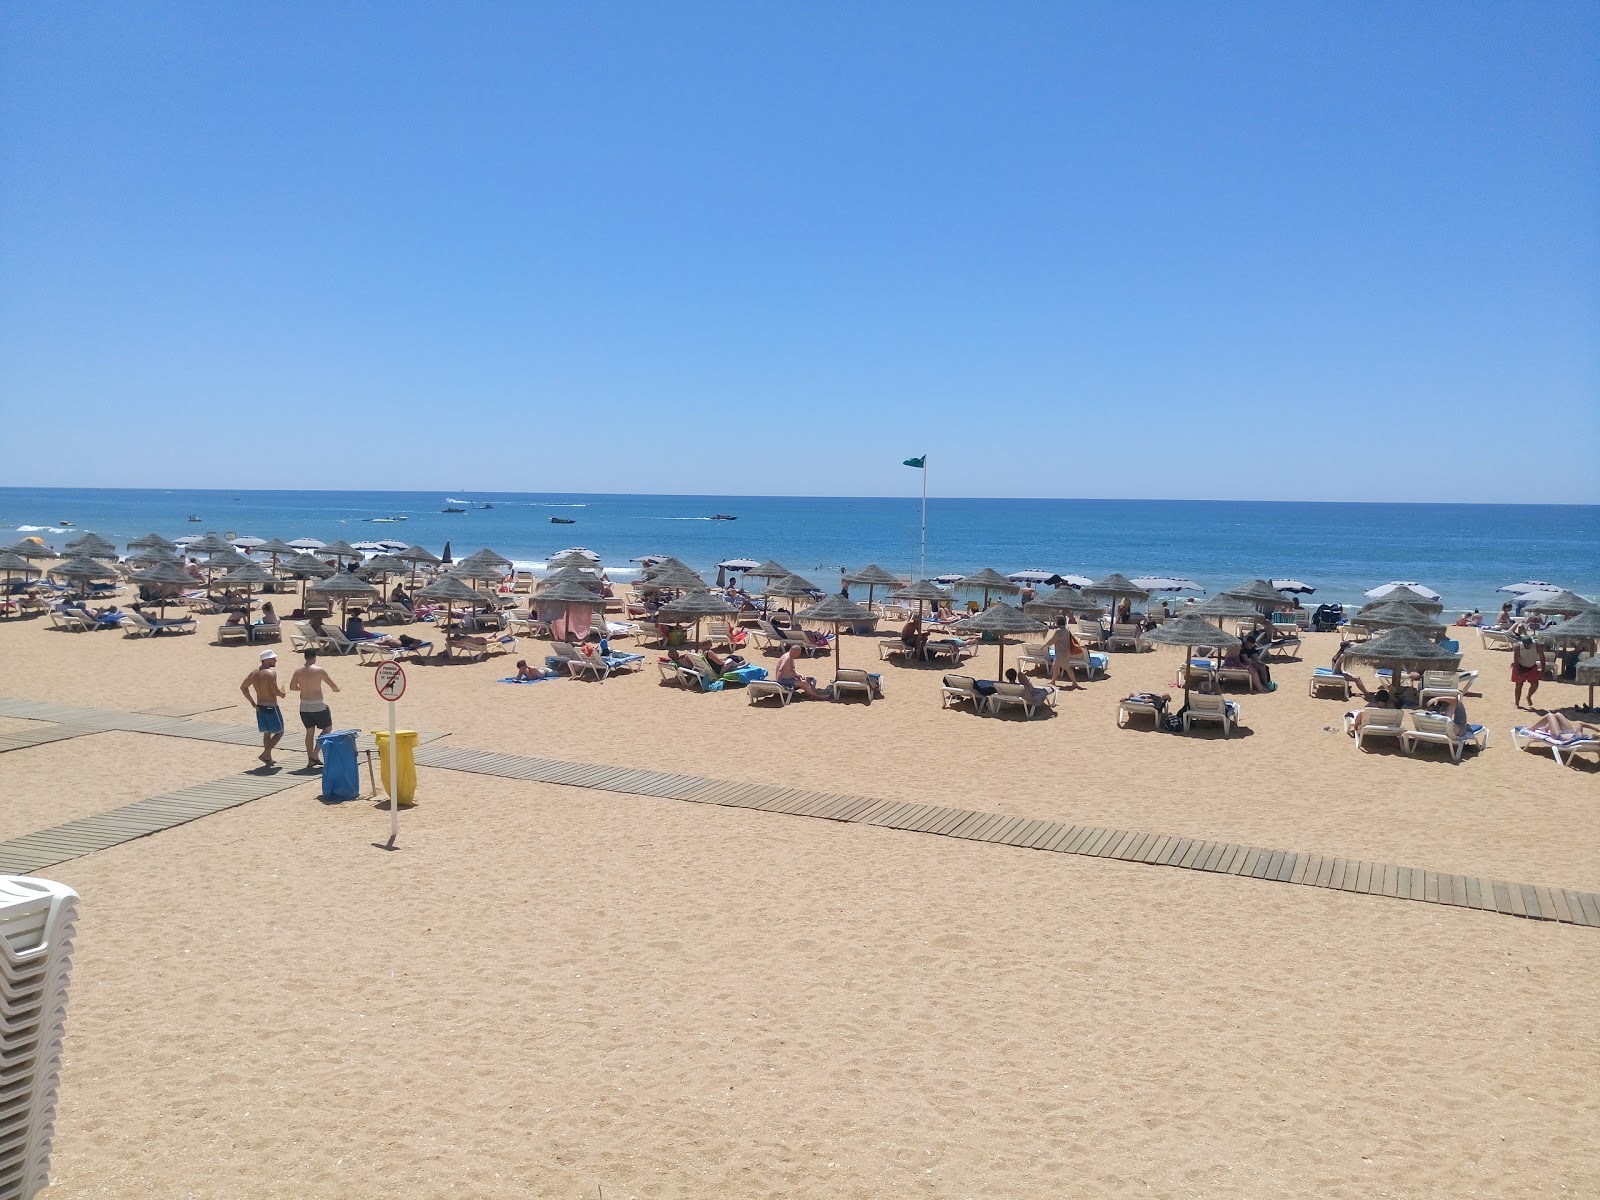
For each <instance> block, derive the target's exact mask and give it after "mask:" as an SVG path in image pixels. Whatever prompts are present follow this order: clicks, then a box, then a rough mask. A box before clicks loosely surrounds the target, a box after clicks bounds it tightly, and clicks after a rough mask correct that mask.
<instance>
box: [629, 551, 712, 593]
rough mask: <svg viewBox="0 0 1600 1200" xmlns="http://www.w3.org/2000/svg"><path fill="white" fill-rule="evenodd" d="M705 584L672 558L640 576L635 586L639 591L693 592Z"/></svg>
mask: <svg viewBox="0 0 1600 1200" xmlns="http://www.w3.org/2000/svg"><path fill="white" fill-rule="evenodd" d="M705 586H706V581H705V580H704V579H701V578H700V576H699V575H697V574H695V573H694V572H693V571H691V570H690V569H689V568H688V567H687V566H685V565H684V564H683V563H681V562H679V561H678V560H677V559H675V558H673V559H668V560H667V561H666V562H664V563H662V564H661V565H660V566H658V567H656V568H654V569H653V570H651V571H650V572H649V574H648V575H645V576H641V577H640V579H639V582H638V583H637V584H636V585H635V588H636V590H638V591H640V592H694V591H699V590H700V589H701V588H703V587H705Z"/></svg>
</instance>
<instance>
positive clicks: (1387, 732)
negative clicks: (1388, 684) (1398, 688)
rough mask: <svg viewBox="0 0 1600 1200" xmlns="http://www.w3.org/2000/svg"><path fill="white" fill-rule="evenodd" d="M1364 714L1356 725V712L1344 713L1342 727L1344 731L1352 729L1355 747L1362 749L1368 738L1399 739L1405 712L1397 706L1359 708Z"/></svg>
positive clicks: (1403, 727) (1403, 730)
mask: <svg viewBox="0 0 1600 1200" xmlns="http://www.w3.org/2000/svg"><path fill="white" fill-rule="evenodd" d="M1360 711H1361V712H1363V713H1365V714H1366V715H1365V716H1363V717H1362V718H1361V724H1360V725H1359V726H1357V725H1356V714H1355V713H1346V714H1345V717H1344V729H1345V732H1346V733H1350V732H1351V731H1352V730H1353V731H1354V733H1355V739H1356V749H1358V750H1360V749H1363V748H1364V746H1365V743H1366V740H1367V739H1368V738H1373V739H1377V738H1394V739H1395V740H1396V741H1399V740H1400V736H1401V734H1403V733H1404V732H1405V723H1406V714H1405V713H1404V712H1402V711H1401V710H1400V709H1398V708H1364V709H1361V710H1360Z"/></svg>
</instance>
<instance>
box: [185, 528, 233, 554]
mask: <svg viewBox="0 0 1600 1200" xmlns="http://www.w3.org/2000/svg"><path fill="white" fill-rule="evenodd" d="M188 549H189V553H190V554H219V553H221V552H222V551H224V550H232V549H233V543H232V542H230V541H228V539H227V538H225V537H223V536H222V535H221V534H220V533H208V534H206V535H205V536H204V537H202V538H196V539H195V540H194V541H192V542H190V543H189V547H188Z"/></svg>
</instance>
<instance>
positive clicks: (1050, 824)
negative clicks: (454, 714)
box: [0, 697, 1600, 929]
mask: <svg viewBox="0 0 1600 1200" xmlns="http://www.w3.org/2000/svg"><path fill="white" fill-rule="evenodd" d="M0 716H12V717H25V718H30V719H33V720H37V721H46V722H53V723H54V724H51V725H46V726H41V728H40V730H38V731H34V730H28V731H25V732H22V733H17V734H0V751H3V750H7V749H20V748H23V747H24V746H30V745H40V744H43V743H45V742H50V741H58V740H60V739H61V738H65V737H77V736H80V735H82V734H86V733H96V732H101V731H104V730H108V729H123V730H130V731H133V732H138V733H153V734H166V735H169V736H175V737H191V738H200V739H202V740H205V741H214V742H224V743H228V744H232V745H251V746H253V745H255V744H257V741H258V736H259V735H257V734H256V732H255V731H254V730H253V729H249V728H246V727H244V726H239V725H233V726H227V725H214V724H211V723H209V722H201V721H194V720H190V719H187V718H178V717H166V716H159V715H154V714H143V713H111V712H104V711H101V710H96V709H84V708H75V707H72V706H69V705H56V704H42V703H39V702H36V701H30V700H11V699H6V698H3V697H0ZM364 736H365V735H364ZM437 736H439V735H423V737H422V738H421V740H423V741H427V740H430V739H431V738H433V737H437ZM30 738H34V739H35V740H31V741H30V740H27V739H30ZM10 739H22V740H20V741H18V742H17V744H16V745H12V744H11V741H10ZM417 765H418V766H422V767H433V768H436V769H439V770H446V771H462V772H467V773H470V774H475V775H493V776H498V777H501V778H505V779H526V780H530V781H533V782H537V783H555V784H561V785H563V786H566V787H580V788H590V789H594V790H597V791H606V792H621V793H626V794H630V795H639V796H652V797H656V798H659V799H664V800H683V801H689V802H692V803H696V804H717V805H722V806H726V807H729V808H747V809H755V810H757V811H760V812H770V813H780V814H783V815H786V816H796V817H812V818H816V819H820V820H827V821H842V822H849V823H855V824H863V825H876V826H879V827H881V828H885V829H896V830H902V831H904V832H907V833H922V834H929V835H933V836H938V837H952V838H961V839H963V840H965V841H974V842H991V843H993V844H995V845H1000V846H1011V847H1015V848H1017V849H1023V850H1041V851H1045V852H1047V853H1053V854H1075V855H1082V856H1085V857H1089V858H1106V859H1115V860H1117V861H1119V862H1126V863H1137V864H1140V865H1143V866H1155V867H1173V868H1177V869H1180V870H1188V871H1206V872H1210V873H1212V874H1218V875H1237V876H1241V877H1247V878H1250V879H1259V880H1263V881H1267V882H1273V883H1285V884H1291V885H1295V886H1298V887H1314V888H1326V889H1329V890H1331V891H1339V892H1354V893H1359V894H1361V895H1366V896H1383V897H1387V898H1389V899H1394V900H1409V901H1414V902H1417V903H1422V904H1444V905H1450V906H1453V907H1457V908H1470V909H1477V910H1480V911H1483V912H1492V913H1501V914H1504V915H1507V916H1515V917H1525V918H1529V919H1532V920H1539V921H1556V922H1560V923H1562V924H1568V925H1584V926H1588V927H1590V928H1596V929H1600V895H1597V894H1595V893H1593V892H1579V891H1574V890H1571V889H1565V888H1556V887H1547V886H1542V885H1538V884H1529V883H1512V882H1508V881H1506V880H1500V879H1483V878H1479V877H1478V876H1473V875H1453V874H1450V873H1448V872H1440V871H1429V870H1426V869H1425V868H1422V867H1406V866H1399V865H1396V864H1393V863H1381V862H1371V861H1368V860H1366V859H1355V858H1340V857H1336V856H1333V855H1325V854H1311V853H1306V852H1303V851H1295V850H1281V849H1273V848H1270V847H1266V846H1246V845H1241V844H1239V843H1235V842H1219V841H1208V840H1204V839H1199V838H1187V837H1184V836H1182V835H1181V834H1160V833H1146V832H1144V831H1142V830H1135V829H1109V828H1105V827H1103V826H1099V825H1077V824H1070V823H1068V822H1065V821H1047V820H1043V819H1039V818H1034V817H1026V816H1018V815H1015V814H1011V813H992V812H983V811H979V810H974V809H966V808H950V807H947V806H944V805H939V804H915V803H910V802H896V801H892V800H878V799H875V798H873V797H871V796H856V795H845V794H836V793H832V792H815V791H810V790H808V789H805V788H790V787H783V786H780V785H776V784H765V783H746V782H740V781H737V780H718V779H706V778H703V777H701V776H698V775H678V774H673V773H670V772H662V771H644V770H635V769H631V768H627V767H612V766H606V765H604V764H598V763H573V762H562V761H559V760H556V759H545V758H529V757H526V756H524V755H519V754H499V753H494V752H492V751H487V750H471V749H468V748H466V747H461V746H436V745H421V746H419V747H418V750H417ZM311 778H312V777H310V776H306V775H295V774H287V773H283V774H278V775H257V774H255V773H254V772H250V773H246V774H244V775H237V776H229V777H228V778H227V779H221V780H218V781H216V782H215V783H210V784H201V785H199V786H198V787H196V788H188V789H185V790H184V791H182V792H174V793H171V794H170V795H168V796H157V797H154V798H153V799H150V800H141V801H139V802H138V803H137V804H130V805H127V806H125V807H124V808H119V809H115V810H113V811H112V812H109V813H102V814H100V815H99V816H95V817H87V818H84V819H83V820H82V821H73V822H70V823H69V824H67V825H62V826H58V827H57V828H55V829H46V830H41V831H40V832H38V833H33V834H29V835H27V836H26V837H22V838H18V839H16V840H15V841H11V842H5V843H0V872H15V871H25V870H36V869H38V868H39V867H41V866H49V865H50V864H52V863H57V862H61V861H63V860H65V859H68V858H75V857H77V855H79V854H88V853H91V852H92V851H94V850H101V849H105V848H106V847H108V846H113V845H116V844H117V843H118V842H123V841H128V840H130V839H132V838H136V837H143V836H146V835H147V834H150V833H155V832H157V831H159V830H161V829H168V828H171V827H172V826H173V825H178V824H182V823H183V822H184V821H192V820H194V819H195V818H196V817H201V816H205V815H206V814H207V813H209V812H217V811H219V810H221V809H223V808H231V807H233V806H234V805H236V804H243V803H246V802H247V801H250V800H254V799H258V798H260V797H261V796H267V795H271V794H272V793H273V792H278V791H282V790H284V789H285V788H290V787H294V786H296V785H297V784H300V783H305V782H308V781H309V780H310V779H311ZM51 855H53V856H54V857H49V856H51ZM41 856H45V857H43V858H41ZM24 864H27V865H24Z"/></svg>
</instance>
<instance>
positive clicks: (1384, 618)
mask: <svg viewBox="0 0 1600 1200" xmlns="http://www.w3.org/2000/svg"><path fill="white" fill-rule="evenodd" d="M1350 623H1351V624H1352V625H1365V626H1367V627H1368V628H1370V629H1414V630H1416V631H1417V632H1418V633H1420V634H1423V635H1424V636H1426V637H1427V638H1429V639H1430V640H1431V641H1438V640H1439V639H1440V638H1441V637H1443V636H1444V634H1445V627H1444V626H1443V625H1441V624H1440V623H1439V622H1438V621H1436V620H1434V619H1433V618H1432V617H1430V616H1429V615H1428V614H1427V613H1425V612H1421V611H1419V610H1418V609H1415V608H1413V607H1412V606H1411V605H1409V604H1407V603H1405V602H1404V601H1403V600H1380V601H1378V602H1377V603H1376V604H1369V605H1367V606H1366V607H1365V608H1363V609H1362V610H1361V611H1360V612H1358V613H1357V614H1356V615H1355V616H1353V617H1351V618H1350Z"/></svg>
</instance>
